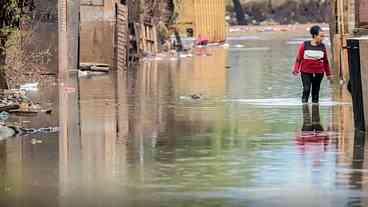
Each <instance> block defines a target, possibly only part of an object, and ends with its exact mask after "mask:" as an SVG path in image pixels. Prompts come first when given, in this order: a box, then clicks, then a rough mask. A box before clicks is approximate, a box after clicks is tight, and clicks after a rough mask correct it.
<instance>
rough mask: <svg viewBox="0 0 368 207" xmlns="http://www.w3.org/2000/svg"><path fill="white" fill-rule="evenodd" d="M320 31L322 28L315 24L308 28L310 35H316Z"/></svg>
mask: <svg viewBox="0 0 368 207" xmlns="http://www.w3.org/2000/svg"><path fill="white" fill-rule="evenodd" d="M321 31H322V29H321V27H320V26H318V25H315V26H313V27H311V28H310V33H311V35H312V37H315V36H318V35H319V33H320V32H321Z"/></svg>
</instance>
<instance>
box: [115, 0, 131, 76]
mask: <svg viewBox="0 0 368 207" xmlns="http://www.w3.org/2000/svg"><path fill="white" fill-rule="evenodd" d="M128 39H129V38H128V8H127V7H126V6H125V5H122V4H119V5H118V16H117V69H118V70H124V69H126V67H127V62H128V61H127V53H128V52H127V51H128Z"/></svg>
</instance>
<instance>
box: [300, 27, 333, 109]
mask: <svg viewBox="0 0 368 207" xmlns="http://www.w3.org/2000/svg"><path fill="white" fill-rule="evenodd" d="M310 33H311V35H312V38H313V39H312V40H311V41H305V42H303V43H302V44H301V45H300V46H299V51H298V55H297V58H296V62H295V64H294V69H293V74H294V75H295V76H296V75H298V74H299V73H301V78H302V83H303V96H302V102H303V103H308V99H309V96H310V93H311V91H312V102H313V103H318V102H319V90H320V86H321V82H322V79H323V76H324V74H326V75H327V78H328V79H329V80H331V71H330V66H329V63H328V57H327V50H326V47H325V45H324V44H323V43H322V41H323V38H324V33H323V31H322V29H321V27H319V26H313V27H312V28H311V29H310Z"/></svg>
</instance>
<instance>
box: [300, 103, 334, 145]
mask: <svg viewBox="0 0 368 207" xmlns="http://www.w3.org/2000/svg"><path fill="white" fill-rule="evenodd" d="M328 141H329V137H328V135H327V134H326V133H325V132H324V129H323V127H322V125H321V120H320V112H319V106H318V105H312V116H311V114H310V108H309V106H308V105H303V127H302V130H301V133H298V135H297V137H296V143H297V144H298V145H306V144H323V145H327V144H328Z"/></svg>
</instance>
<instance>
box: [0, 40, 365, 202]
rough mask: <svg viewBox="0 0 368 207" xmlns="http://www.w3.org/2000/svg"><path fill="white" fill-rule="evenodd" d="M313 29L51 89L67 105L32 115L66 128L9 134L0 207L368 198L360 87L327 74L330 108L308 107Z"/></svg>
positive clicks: (51, 96) (1, 147)
mask: <svg viewBox="0 0 368 207" xmlns="http://www.w3.org/2000/svg"><path fill="white" fill-rule="evenodd" d="M303 38H304V37H293V36H289V37H283V38H280V37H277V38H275V37H273V36H272V35H269V36H267V35H265V36H263V37H262V38H261V39H259V38H257V37H255V38H254V37H252V38H249V37H248V38H232V39H230V40H229V44H230V47H229V48H213V49H208V50H207V51H206V52H207V53H209V54H211V55H210V56H195V57H187V58H181V59H175V58H166V59H164V60H158V61H148V62H144V63H142V64H141V65H140V66H138V67H137V68H136V69H135V70H132V71H131V72H128V73H127V72H115V73H113V74H110V75H95V76H85V77H81V78H80V79H79V80H78V78H77V77H76V74H70V78H69V79H68V80H67V81H65V82H61V83H59V84H58V85H56V86H54V87H47V88H45V89H41V90H40V91H39V92H38V93H40V94H43V95H40V94H38V97H44V98H45V99H47V100H49V102H51V103H53V104H54V106H55V110H56V111H57V113H55V114H53V115H52V116H45V117H44V118H40V119H39V118H37V119H31V120H29V118H28V121H30V122H28V124H29V125H30V126H32V125H35V126H37V127H42V126H44V125H52V124H59V126H60V132H59V133H53V134H35V135H31V136H22V137H13V138H8V139H5V140H2V141H0V206H4V207H5V206H6V207H13V206H24V207H42V206H60V207H74V206H78V207H79V206H88V207H94V206H96V207H97V206H104V207H107V206H109V207H115V206H126V207H139V206H170V207H173V206H186V207H187V206H193V207H194V206H226V207H227V206H257V207H258V206H271V205H272V206H366V205H368V198H367V195H368V194H367V192H368V185H367V179H368V171H367V161H366V159H365V158H366V153H367V151H365V150H366V149H367V146H366V145H365V144H364V139H365V137H364V134H363V135H362V134H355V133H354V131H353V126H352V108H351V104H350V97H349V95H348V94H347V93H346V92H345V90H344V89H341V88H340V87H339V86H331V85H330V84H328V83H327V81H324V83H323V90H322V91H321V104H320V106H319V107H316V106H314V107H312V106H308V107H305V106H302V105H301V104H300V98H299V95H300V90H301V84H300V80H299V79H298V78H294V77H292V76H291V74H290V68H291V65H292V63H293V61H294V56H295V51H296V47H297V43H299V42H300V41H302V40H303ZM192 94H197V95H199V96H200V97H201V98H200V99H199V100H192V99H191V98H188V96H190V95H192ZM34 96H35V97H37V93H36V94H34ZM46 97H47V98H46ZM18 121H19V120H18ZM311 127H312V128H313V127H319V128H318V129H319V130H320V131H319V132H302V129H304V130H308V129H309V130H310V129H311ZM321 127H322V128H323V130H322V129H321ZM32 139H37V140H42V143H36V144H32Z"/></svg>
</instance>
